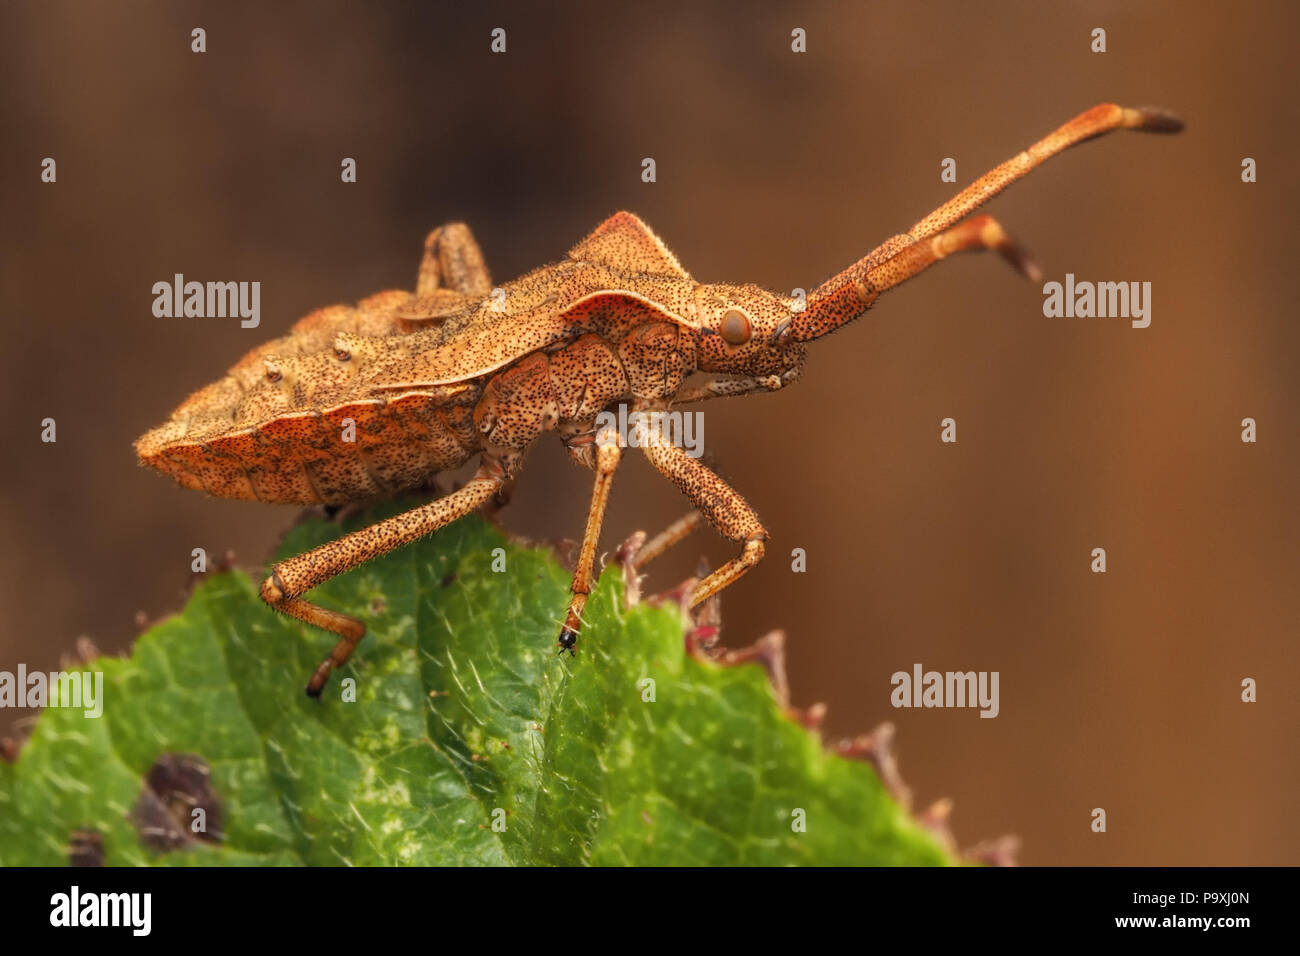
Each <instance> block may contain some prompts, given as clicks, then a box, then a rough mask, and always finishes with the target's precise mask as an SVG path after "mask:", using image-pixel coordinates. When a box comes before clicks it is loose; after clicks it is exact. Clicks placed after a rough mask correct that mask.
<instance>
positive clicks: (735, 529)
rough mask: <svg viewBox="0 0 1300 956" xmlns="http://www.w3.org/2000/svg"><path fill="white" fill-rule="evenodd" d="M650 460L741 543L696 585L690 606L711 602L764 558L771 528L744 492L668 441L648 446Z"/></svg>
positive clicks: (708, 517) (718, 527) (707, 517)
mask: <svg viewBox="0 0 1300 956" xmlns="http://www.w3.org/2000/svg"><path fill="white" fill-rule="evenodd" d="M644 451H645V453H646V457H647V458H649V459H650V463H651V464H652V465H654V466H655V468H656V469H658V470H659V472H660V473H661V474H662V475H663V476H664V477H666V478H668V479H669V480H670V481H672V483H673V484H675V485H676V486H677V487H678V488H679V489H680V490H681V492H682V494H684V495H686V497H687V498H689V499H690V501H691V504H693V505H695V507H696V509H698V510H699V512H700V513H701V514H702V515H703V516H704V518H705V520H707V521H708V522H709V524H711V525H713V527H714V528H715V529H716V530H717V531H718V532H719V533H720V534H722V535H723V536H724V537H727V538H730V539H731V540H732V541H737V542H740V544H741V551H740V554H739V555H738V556H737V557H735V558H732V559H731V560H730V561H728V562H727V563H726V564H724V565H723V566H722V567H720V568H718V569H717V570H716V571H714V572H713V573H712V574H710V575H709V576H708V577H706V578H705V579H704V580H703V581H701V582H700V583H699V584H697V585H696V586H695V591H694V592H693V593H692V594H691V600H690V606H691V607H695V606H696V605H697V604H701V603H702V602H704V601H707V600H708V599H709V598H710V597H712V596H713V595H714V594H717V593H718V592H719V591H721V590H722V589H723V588H725V587H727V586H728V585H729V584H731V583H732V582H734V581H736V580H737V579H739V578H740V577H741V575H743V574H744V573H745V572H746V571H748V570H749V569H750V568H752V567H753V566H754V565H756V564H758V562H759V561H761V560H762V559H763V554H764V552H765V550H766V545H765V542H766V541H767V538H768V534H767V529H766V528H764V527H763V525H762V522H760V521H759V520H758V515H756V514H755V513H754V509H753V508H751V507H750V506H749V503H748V502H746V501H745V499H744V498H742V497H741V496H740V493H739V492H737V491H736V490H735V489H734V488H732V487H731V486H730V485H729V484H727V483H726V482H725V481H723V480H722V478H720V477H719V476H718V475H717V474H715V473H714V472H713V471H711V470H710V469H709V468H708V467H707V466H705V465H704V464H703V463H701V462H700V461H699V460H698V459H696V458H691V457H690V456H689V455H687V454H686V452H685V451H684V450H683V449H681V448H678V447H677V446H676V445H671V444H669V443H667V442H654V443H650V444H649V445H647V446H646V447H645V448H644Z"/></svg>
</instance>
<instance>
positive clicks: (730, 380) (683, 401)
mask: <svg viewBox="0 0 1300 956" xmlns="http://www.w3.org/2000/svg"><path fill="white" fill-rule="evenodd" d="M802 374H803V362H802V360H801V361H800V362H799V363H798V364H796V365H793V366H791V367H790V368H788V369H786V370H785V371H784V372H782V373H781V374H780V375H760V376H757V377H751V376H736V375H720V376H717V377H715V378H710V379H705V380H704V381H702V382H700V383H699V384H698V385H690V386H684V387H682V388H680V389H678V390H677V392H676V394H674V395H673V404H674V405H689V404H690V403H692V402H703V401H707V400H708V399H710V398H738V397H740V396H742V395H753V394H755V393H756V392H775V391H779V390H780V389H783V388H785V387H786V386H787V385H792V384H793V383H795V382H797V381H798V380H799V376H800V375H802Z"/></svg>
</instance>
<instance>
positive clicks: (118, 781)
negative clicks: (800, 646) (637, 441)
mask: <svg viewBox="0 0 1300 956" xmlns="http://www.w3.org/2000/svg"><path fill="white" fill-rule="evenodd" d="M409 505H410V502H407V503H405V506H409ZM401 507H402V505H401V504H399V503H394V504H390V505H388V506H386V507H384V508H382V509H379V510H378V511H377V512H375V513H371V514H369V515H367V516H366V517H365V518H364V519H362V518H356V519H353V520H351V521H349V522H347V525H346V527H345V528H340V527H339V526H338V525H337V524H332V523H327V522H324V521H319V520H313V521H308V522H305V523H303V524H301V525H299V526H298V527H296V528H295V529H294V530H293V531H292V532H291V533H290V534H289V536H288V538H287V539H286V541H285V542H284V544H283V546H282V547H281V549H280V552H279V555H280V556H281V557H283V556H286V555H290V554H297V553H301V552H302V551H305V550H307V549H309V548H311V547H314V546H316V545H318V544H321V543H322V542H324V541H327V540H329V539H331V538H333V537H335V536H337V535H338V534H340V533H342V531H343V530H351V529H353V528H355V527H359V526H361V525H362V524H364V523H366V522H368V521H373V520H375V518H376V517H377V516H383V515H386V514H389V513H393V512H395V511H397V510H400V508H401ZM497 548H500V549H504V550H503V552H497V555H498V556H499V555H500V554H502V553H503V554H504V556H505V570H504V571H503V572H497V571H494V570H493V558H494V553H493V552H494V549H497ZM568 584H569V580H568V574H567V573H566V572H565V571H564V570H563V569H562V568H561V567H560V565H559V564H558V563H557V562H556V560H555V558H554V557H553V555H552V554H551V553H550V552H547V551H542V550H535V549H526V548H523V547H519V546H516V545H514V544H511V543H510V542H509V541H507V540H506V539H505V538H504V537H503V536H502V535H501V534H500V533H499V532H497V531H496V530H494V529H492V528H491V527H489V526H488V525H487V524H486V523H484V522H483V521H481V520H480V519H478V518H469V519H466V520H464V521H461V522H459V523H457V524H455V525H452V526H451V527H449V528H447V529H444V530H443V531H441V532H439V533H438V534H436V535H434V536H433V537H431V538H428V539H426V540H424V541H421V542H418V543H416V544H414V545H411V546H409V547H407V548H404V549H402V550H400V551H397V552H395V553H393V554H391V555H388V556H387V557H385V558H383V559H381V560H378V561H375V562H373V563H371V564H369V565H366V566H364V567H362V568H360V569H358V570H356V571H354V572H352V573H350V574H346V575H343V576H342V577H340V578H337V579H335V580H334V581H331V582H329V583H328V584H326V585H324V586H322V587H320V588H319V589H318V590H317V591H316V592H315V598H316V599H318V600H319V601H320V602H321V603H323V604H325V605H326V606H328V607H332V608H338V609H340V610H346V611H349V612H351V613H354V614H359V615H360V616H361V617H363V618H364V619H365V620H366V622H367V624H368V627H369V633H368V634H367V636H366V638H365V639H364V640H363V641H362V643H361V645H360V646H359V648H358V650H357V653H356V654H355V656H354V657H353V659H352V662H351V664H350V666H349V667H347V668H345V669H344V670H342V671H341V672H339V673H336V674H335V675H334V676H333V677H332V678H331V681H330V684H329V685H328V686H327V688H326V691H325V694H324V696H323V697H322V698H321V699H320V700H312V699H309V698H308V697H307V696H306V695H305V694H304V693H303V690H302V688H303V685H304V682H305V680H306V678H307V676H308V675H310V673H311V671H312V669H313V668H314V667H315V665H316V664H317V663H318V662H319V660H320V659H321V658H322V657H323V656H324V655H325V653H326V652H327V651H328V649H329V647H330V646H331V642H332V641H331V639H332V635H328V634H325V633H324V632H321V631H318V630H315V629H313V628H309V627H306V626H304V625H301V624H299V623H298V622H296V621H293V620H291V619H289V618H287V617H283V616H281V615H278V614H275V613H273V612H271V611H270V610H269V609H267V608H266V606H265V605H263V604H262V602H261V601H260V600H259V599H258V596H257V592H256V589H255V586H254V584H253V582H252V581H251V580H250V579H249V578H248V577H247V576H246V575H244V574H242V573H221V574H213V575H212V576H211V578H210V579H209V580H207V581H206V582H205V583H203V584H202V585H201V586H200V587H198V588H197V589H196V590H195V591H194V593H193V595H192V597H191V598H190V601H189V603H188V605H187V606H186V608H185V610H184V611H183V612H182V613H180V614H178V615H177V616H175V617H172V618H170V619H167V620H165V621H163V622H162V623H160V624H158V625H157V626H155V627H154V628H152V629H151V630H150V631H149V632H147V633H146V634H144V635H142V636H141V637H140V638H139V640H138V641H137V642H136V645H135V648H134V652H133V653H132V655H131V657H130V658H129V659H120V658H105V659H101V660H99V661H97V662H94V663H92V664H90V665H86V668H87V669H89V670H100V671H102V672H103V675H104V705H103V716H102V717H100V718H98V719H95V718H89V717H86V716H84V715H83V712H82V711H81V710H76V709H69V708H49V709H47V710H46V711H45V712H44V713H43V714H42V716H41V718H40V720H39V721H38V723H37V726H36V728H35V731H34V733H33V735H32V738H31V739H30V740H29V741H28V742H27V743H26V745H25V746H24V747H23V749H22V751H21V752H20V755H19V759H18V761H17V763H15V764H3V763H0V864H3V865H9V866H12V865H34V864H52V865H59V864H62V863H65V862H67V860H68V853H69V842H70V840H71V839H72V834H73V833H74V831H85V830H90V831H95V832H96V833H97V834H98V835H99V836H98V839H99V840H100V841H102V852H103V859H104V862H105V863H107V864H108V865H129V864H191V865H194V864H200V865H202V864H250V863H252V864H303V863H307V864H345V863H346V864H356V865H366V864H587V863H590V864H660V865H664V864H667V865H672V864H810V863H811V864H918V863H926V864H929V863H935V864H939V863H951V862H954V861H953V860H952V858H951V857H950V856H949V854H948V853H947V852H946V851H945V850H944V849H943V848H942V847H941V845H940V843H939V842H938V841H937V840H936V838H935V837H933V836H932V835H931V833H930V832H929V831H927V830H926V829H924V828H923V827H921V826H920V825H918V824H917V823H916V822H915V821H914V820H913V819H912V818H911V817H910V816H909V815H908V814H907V812H906V811H905V810H904V809H903V808H901V807H900V806H899V805H898V804H897V803H895V801H894V800H893V799H892V798H891V797H890V796H889V794H888V793H887V791H886V789H885V787H884V786H883V785H882V784H881V782H880V780H879V778H878V777H877V776H876V773H875V772H874V770H873V769H872V768H871V767H870V766H869V765H868V764H866V763H863V762H860V761H856V760H849V759H845V758H843V757H840V756H835V755H832V754H829V753H827V752H826V751H825V750H824V749H823V747H822V744H821V742H820V741H819V739H818V738H817V736H816V735H815V734H813V733H811V732H810V731H808V730H806V729H804V728H803V727H802V726H800V725H798V724H796V723H794V722H793V721H792V720H791V719H790V718H789V717H788V716H787V715H786V713H785V711H784V710H783V708H782V707H781V706H780V705H779V704H778V702H777V701H776V699H775V696H774V694H773V692H772V689H771V686H770V683H769V681H768V678H767V675H766V673H765V672H764V670H763V669H762V667H760V666H758V665H757V664H743V665H738V666H730V667H728V666H721V665H719V664H715V663H712V662H708V661H702V660H699V659H697V658H696V657H694V656H692V655H689V654H687V653H686V652H685V650H684V646H683V626H684V621H683V617H682V614H681V612H680V611H679V610H678V609H677V608H675V607H662V606H660V607H655V606H649V605H645V604H639V605H637V606H635V607H632V608H630V609H624V608H623V584H622V579H621V575H620V574H619V572H618V569H617V568H611V569H610V570H609V571H608V572H607V573H605V574H604V575H603V576H602V577H601V579H600V582H599V585H598V587H597V589H596V591H595V592H594V593H593V594H592V596H591V600H590V602H589V603H588V605H587V610H586V613H585V615H584V616H585V619H586V622H587V623H586V625H585V627H584V630H583V635H582V640H581V642H580V645H579V652H578V656H577V657H576V658H575V659H570V658H569V657H567V656H565V657H563V658H561V657H557V656H556V653H555V643H554V642H555V637H556V633H557V631H558V622H559V620H560V618H561V617H562V615H563V612H564V608H565V607H566V605H567V601H568ZM344 678H354V679H355V697H356V699H355V702H347V701H345V700H343V698H342V693H343V690H344ZM647 680H652V681H653V682H654V684H653V698H654V699H653V701H652V702H651V701H647V700H645V699H644V698H645V697H646V696H649V688H650V685H649V684H647V683H646V681H647ZM168 754H188V755H195V756H197V757H200V758H202V761H204V762H206V765H207V767H208V768H210V785H211V789H212V791H214V792H215V794H216V796H217V800H218V801H219V804H220V807H219V811H218V813H219V816H216V815H215V814H214V819H217V820H219V830H220V832H219V834H217V835H216V838H215V839H208V840H201V841H195V840H191V839H188V838H184V839H181V840H178V841H177V842H178V843H184V845H183V846H181V847H180V848H179V849H170V850H168V849H159V848H157V845H156V842H151V841H150V840H148V839H146V840H145V841H144V842H142V832H141V826H140V824H139V823H138V822H137V821H136V820H134V819H133V817H134V816H136V814H135V813H134V811H133V808H135V807H136V804H137V801H138V800H139V799H140V794H141V791H142V788H143V787H144V786H145V778H146V775H147V774H149V772H150V768H151V767H153V766H154V765H155V762H156V761H158V760H159V758H160V757H163V756H164V755H168ZM164 759H167V758H165V757H164ZM200 766H201V765H200ZM199 803H200V806H204V807H210V806H211V803H210V802H205V801H204V800H200V801H199ZM799 811H802V819H803V820H804V821H805V827H806V828H805V829H804V830H803V832H796V827H795V826H794V825H793V824H794V823H795V822H796V820H798V819H799V818H800V813H799ZM174 819H178V820H179V821H180V822H179V823H178V824H176V829H177V830H178V831H182V832H183V831H188V830H189V829H190V828H189V821H190V815H189V812H188V810H187V809H186V808H185V807H184V806H182V807H181V809H180V811H179V812H178V813H176V814H175V815H174ZM494 823H495V824H496V825H495V826H494ZM502 823H504V829H502V828H501V824H502ZM146 829H147V827H146ZM145 835H146V836H148V834H147V833H146V834H145Z"/></svg>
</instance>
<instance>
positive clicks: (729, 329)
mask: <svg viewBox="0 0 1300 956" xmlns="http://www.w3.org/2000/svg"><path fill="white" fill-rule="evenodd" d="M718 334H719V335H721V336H722V341H724V342H726V343H727V344H728V345H744V344H745V343H746V342H748V341H749V334H750V332H749V319H748V318H746V317H745V313H744V312H741V311H740V310H739V309H731V310H729V311H728V312H727V314H726V315H724V316H723V317H722V325H720V326H719V327H718Z"/></svg>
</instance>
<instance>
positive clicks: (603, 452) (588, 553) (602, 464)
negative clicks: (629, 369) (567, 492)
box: [556, 428, 623, 655]
mask: <svg viewBox="0 0 1300 956" xmlns="http://www.w3.org/2000/svg"><path fill="white" fill-rule="evenodd" d="M595 446H596V451H595V461H594V463H593V469H594V470H595V472H596V482H595V485H594V486H593V488H592V491H591V508H590V509H589V510H588V511H587V530H586V531H585V532H584V533H583V536H582V550H581V551H580V552H579V554H578V566H577V568H576V569H574V572H573V584H572V585H570V587H569V590H570V592H572V594H573V597H572V598H571V599H570V600H569V610H568V612H567V613H566V614H565V615H564V626H563V627H561V628H560V637H559V640H558V641H556V643H557V644H558V645H559V647H560V653H561V654H563V653H564V652H565V651H568V652H569V654H570V655H572V654H573V648H574V646H575V645H576V644H577V643H578V632H579V631H581V630H582V610H583V608H585V607H586V606H587V596H588V595H590V594H591V587H592V583H593V582H592V577H593V574H592V572H593V570H594V566H595V563H596V545H597V543H598V542H599V541H600V526H601V524H602V523H603V522H604V520H605V506H606V505H607V504H608V503H609V489H610V486H611V485H612V484H613V483H614V472H615V471H616V470H617V469H618V464H619V462H620V461H622V459H623V449H622V448H621V447H620V445H619V439H618V433H617V432H616V431H615V430H614V429H612V428H608V429H605V430H603V431H601V432H600V433H598V434H597V435H596V437H595Z"/></svg>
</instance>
